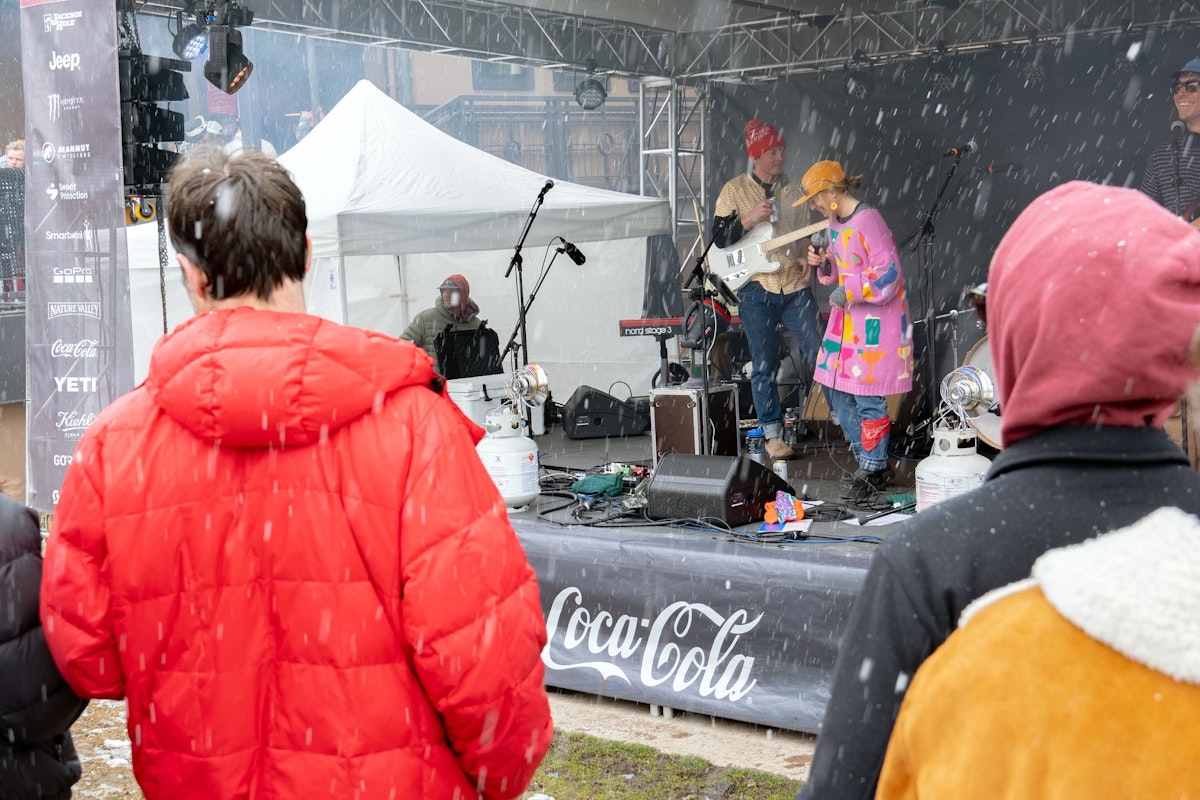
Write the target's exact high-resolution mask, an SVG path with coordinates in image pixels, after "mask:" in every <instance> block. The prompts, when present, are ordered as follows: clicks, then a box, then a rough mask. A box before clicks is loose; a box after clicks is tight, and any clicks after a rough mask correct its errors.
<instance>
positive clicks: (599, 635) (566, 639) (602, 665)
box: [542, 586, 763, 702]
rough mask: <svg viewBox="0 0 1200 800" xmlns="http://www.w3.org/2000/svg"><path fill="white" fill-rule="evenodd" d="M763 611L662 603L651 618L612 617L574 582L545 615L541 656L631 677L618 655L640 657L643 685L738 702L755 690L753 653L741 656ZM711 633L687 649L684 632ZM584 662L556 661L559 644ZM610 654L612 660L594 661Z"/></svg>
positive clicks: (606, 675)
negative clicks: (704, 643)
mask: <svg viewBox="0 0 1200 800" xmlns="http://www.w3.org/2000/svg"><path fill="white" fill-rule="evenodd" d="M762 617H763V615H762V614H761V613H759V614H758V616H756V617H754V618H753V619H751V617H750V613H749V612H747V611H746V610H745V609H737V610H736V611H734V612H733V613H731V614H729V615H728V616H724V615H722V614H720V613H718V612H717V611H716V610H715V609H713V608H712V607H711V606H708V605H705V604H704V603H688V602H686V601H678V602H675V603H672V604H671V605H669V606H667V607H666V608H664V609H663V610H662V611H660V612H659V613H658V616H656V617H655V618H654V619H653V620H650V619H645V618H641V617H635V616H631V615H628V614H623V615H621V616H616V617H614V616H613V615H612V614H610V613H609V612H607V611H603V610H600V609H591V608H588V607H587V606H585V605H584V603H583V592H582V591H580V590H579V589H578V588H577V587H575V586H568V587H567V588H565V589H563V590H562V591H561V592H559V593H558V596H556V597H555V598H554V602H553V603H552V604H551V606H550V613H549V615H547V618H546V630H547V633H548V636H549V640H548V642H547V644H546V648H545V650H543V651H542V661H543V662H545V664H546V666H547V667H549V668H550V669H556V670H568V669H592V670H595V671H596V672H598V673H599V674H600V676H601V677H603V678H619V679H621V680H623V681H625V682H626V683H628V684H632V683H633V681H632V680H630V677H629V676H628V675H627V674H626V673H625V670H624V669H622V668H621V667H620V666H618V665H617V664H614V663H613V660H614V659H625V660H635V661H638V662H640V667H639V669H638V676H637V677H638V680H639V681H640V682H641V683H642V684H643V685H645V686H659V685H661V684H665V683H668V682H669V683H670V687H671V689H673V690H674V691H676V692H683V691H684V690H686V689H689V688H690V687H693V686H695V688H696V691H698V692H699V693H700V695H701V696H702V697H715V698H716V699H718V700H729V701H730V702H736V701H738V700H741V699H742V698H743V697H745V696H746V695H747V694H749V693H750V690H751V689H753V688H754V686H755V684H757V683H758V681H757V680H752V679H751V671H752V670H753V669H754V657H753V656H747V655H743V654H741V653H737V652H736V649H737V646H738V644H739V642H740V640H741V638H742V637H743V636H745V635H747V634H749V633H750V632H751V631H753V630H754V628H755V627H757V625H758V623H759V621H760V620H761V619H762ZM689 636H690V637H691V638H692V639H693V640H695V638H697V637H702V638H708V637H711V639H710V640H709V642H708V644H707V646H704V647H701V646H692V647H688V648H686V649H685V648H684V646H683V645H682V644H680V641H681V640H683V639H685V638H686V637H689ZM556 640H558V641H560V642H561V648H562V650H565V651H566V652H568V653H570V654H572V655H574V654H575V653H579V654H580V655H581V656H582V659H587V660H582V659H581V660H579V661H574V662H572V663H565V664H564V663H558V662H556V661H555V660H554V655H553V649H552V648H553V645H554V642H555V641H556ZM596 656H607V657H608V658H607V659H603V658H602V659H600V660H591V658H592V657H596Z"/></svg>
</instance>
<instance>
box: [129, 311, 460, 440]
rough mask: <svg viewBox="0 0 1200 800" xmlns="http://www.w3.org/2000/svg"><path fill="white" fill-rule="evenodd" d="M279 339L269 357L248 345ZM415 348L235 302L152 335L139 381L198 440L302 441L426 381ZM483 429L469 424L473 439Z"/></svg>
mask: <svg viewBox="0 0 1200 800" xmlns="http://www.w3.org/2000/svg"><path fill="white" fill-rule="evenodd" d="M266 341H271V342H272V343H274V344H276V345H278V346H277V347H276V348H275V349H272V350H271V353H272V355H273V356H277V357H273V358H271V359H263V358H254V359H251V358H247V357H246V350H247V348H260V347H262V346H263V343H264V342H266ZM433 378H434V371H433V361H432V360H431V359H430V358H429V356H428V355H426V354H425V352H424V351H423V350H421V349H420V348H417V347H412V346H410V345H408V344H407V343H402V342H399V341H397V340H395V339H393V338H392V337H390V336H385V335H383V334H379V333H373V332H371V331H365V330H362V329H360V328H352V327H348V326H345V325H338V324H336V323H333V322H329V321H328V320H324V319H322V318H320V317H315V316H311V315H309V314H290V313H284V312H277V311H263V310H258V309H252V308H246V307H240V308H234V309H226V310H220V311H211V312H208V313H205V314H200V315H198V316H195V317H193V318H192V319H190V320H188V321H187V322H185V323H183V324H182V325H180V326H179V327H178V328H177V329H176V330H175V331H174V332H173V333H172V334H171V335H170V336H166V337H164V338H163V339H162V340H160V341H159V343H158V345H157V346H156V347H155V349H154V353H153V355H152V356H151V358H150V372H149V375H148V377H147V378H146V386H147V388H148V389H149V390H150V393H151V395H152V396H153V397H154V401H155V402H156V403H157V404H158V405H159V406H161V407H162V409H163V410H164V411H165V412H166V413H167V414H168V415H169V416H170V417H171V418H172V419H174V420H175V421H176V422H178V423H179V424H180V425H182V426H183V427H185V428H187V429H188V430H189V431H191V432H192V433H193V434H194V435H195V436H197V437H198V438H200V439H202V440H204V441H206V442H220V443H221V444H222V445H225V446H232V447H287V446H293V447H302V446H304V445H309V444H313V443H314V442H317V441H319V440H320V439H321V438H322V437H327V436H328V435H329V433H330V432H331V431H332V430H334V429H336V428H340V427H341V426H343V425H345V424H347V423H348V422H351V421H353V420H355V419H358V418H359V417H361V416H362V415H363V414H364V413H366V412H367V411H369V410H371V409H372V408H376V407H378V405H379V403H380V401H381V400H382V398H383V397H384V396H386V395H387V394H389V393H390V392H393V391H395V390H396V389H398V388H400V387H402V386H424V385H428V384H429V383H430V381H432V380H433ZM481 436H482V431H477V434H476V441H478V439H479V438H480V437H481Z"/></svg>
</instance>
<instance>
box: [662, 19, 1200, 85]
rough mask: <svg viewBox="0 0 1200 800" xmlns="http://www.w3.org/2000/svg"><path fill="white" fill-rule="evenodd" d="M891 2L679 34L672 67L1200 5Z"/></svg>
mask: <svg viewBox="0 0 1200 800" xmlns="http://www.w3.org/2000/svg"><path fill="white" fill-rule="evenodd" d="M895 5H896V10H894V11H886V12H864V13H856V12H852V11H847V12H845V13H843V14H839V15H837V16H833V15H820V14H796V15H786V16H785V15H779V16H776V17H774V18H772V19H766V20H760V21H757V22H751V23H742V24H734V25H728V26H725V27H723V28H721V29H719V30H716V31H711V32H707V33H698V34H688V35H683V36H681V37H680V38H679V42H678V50H677V53H676V62H675V64H674V74H675V75H677V76H686V77H687V78H688V79H692V80H695V79H706V80H718V81H721V80H725V81H732V80H737V81H745V82H762V81H768V80H773V79H775V78H777V77H779V76H781V75H789V74H801V73H806V72H819V71H821V70H823V69H829V68H832V67H843V66H846V65H849V64H852V63H872V64H881V63H888V62H891V61H900V60H907V59H913V58H921V57H927V56H930V55H941V54H946V53H965V52H970V51H973V50H979V49H984V48H989V47H997V46H1000V47H1003V46H1024V45H1029V44H1036V43H1039V42H1044V43H1051V42H1055V41H1061V40H1063V39H1066V38H1068V37H1072V36H1105V35H1120V34H1122V33H1126V34H1133V33H1134V32H1135V31H1138V30H1142V29H1146V28H1159V27H1162V28H1168V27H1172V26H1182V25H1189V26H1196V25H1200V6H1198V5H1197V3H1195V2H1187V1H1186V0H1185V1H1183V2H1177V3H1155V2H1147V1H1146V0H1141V1H1140V2H1134V1H1133V0H1127V1H1126V2H1116V3H1114V2H1113V1H1112V0H1049V1H1048V2H1032V1H1031V0H900V2H897V3H896V4H895Z"/></svg>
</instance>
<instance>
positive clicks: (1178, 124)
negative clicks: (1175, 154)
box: [1171, 119, 1187, 138]
mask: <svg viewBox="0 0 1200 800" xmlns="http://www.w3.org/2000/svg"><path fill="white" fill-rule="evenodd" d="M1186 129H1187V126H1186V125H1184V124H1183V120H1181V119H1177V120H1175V121H1174V122H1172V123H1171V135H1172V136H1174V137H1175V138H1179V137H1180V136H1182V135H1183V132H1184V131H1185V130H1186Z"/></svg>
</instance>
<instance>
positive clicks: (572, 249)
mask: <svg viewBox="0 0 1200 800" xmlns="http://www.w3.org/2000/svg"><path fill="white" fill-rule="evenodd" d="M558 238H559V241H561V242H562V243H563V246H562V247H560V248H558V252H560V253H566V254H567V255H568V256H569V257H570V259H571V260H572V261H574V262H575V263H576V265H578V266H581V267H582V266H583V262H585V261H587V256H585V255H584V254H583V253H581V252H579V248H578V247H576V246H575V245H573V244H571V243H570V242H568V241H567V240H566V239H564V238H562V237H561V236H560V237H558Z"/></svg>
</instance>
